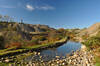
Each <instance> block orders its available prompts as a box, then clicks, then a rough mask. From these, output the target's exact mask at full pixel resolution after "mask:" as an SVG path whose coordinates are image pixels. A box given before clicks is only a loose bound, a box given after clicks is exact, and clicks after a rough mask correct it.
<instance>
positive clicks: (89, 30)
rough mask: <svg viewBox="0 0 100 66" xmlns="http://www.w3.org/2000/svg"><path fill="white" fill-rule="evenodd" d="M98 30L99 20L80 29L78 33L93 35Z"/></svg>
mask: <svg viewBox="0 0 100 66" xmlns="http://www.w3.org/2000/svg"><path fill="white" fill-rule="evenodd" d="M99 31H100V22H99V23H96V24H93V25H92V26H90V27H89V28H86V29H84V30H81V31H80V35H81V36H82V35H86V34H87V35H89V36H95V35H96V34H97V33H98V32H99Z"/></svg>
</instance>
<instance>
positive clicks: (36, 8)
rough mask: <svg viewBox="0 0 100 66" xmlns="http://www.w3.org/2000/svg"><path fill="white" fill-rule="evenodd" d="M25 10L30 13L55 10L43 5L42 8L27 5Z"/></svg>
mask: <svg viewBox="0 0 100 66" xmlns="http://www.w3.org/2000/svg"><path fill="white" fill-rule="evenodd" d="M26 8H27V9H28V10H30V11H33V10H54V9H55V8H54V7H53V6H49V5H44V6H32V5H29V4H27V5H26Z"/></svg>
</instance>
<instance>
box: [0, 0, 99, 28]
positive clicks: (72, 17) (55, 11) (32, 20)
mask: <svg viewBox="0 0 100 66" xmlns="http://www.w3.org/2000/svg"><path fill="white" fill-rule="evenodd" d="M0 14H2V15H9V16H11V17H13V18H14V19H15V21H20V19H21V18H22V19H23V20H24V22H25V23H29V24H46V25H49V26H50V27H54V28H84V27H89V26H91V25H92V24H94V23H96V22H100V0H0Z"/></svg>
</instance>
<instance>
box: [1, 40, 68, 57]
mask: <svg viewBox="0 0 100 66" xmlns="http://www.w3.org/2000/svg"><path fill="white" fill-rule="evenodd" d="M67 40H68V39H67V38H63V39H61V40H60V41H56V42H54V43H50V44H44V45H37V46H34V47H30V48H24V49H16V50H11V51H9V50H6V51H5V50H1V51H0V52H1V53H0V58H2V57H7V56H13V55H19V54H22V53H27V52H29V51H31V52H32V51H41V50H44V49H47V48H52V47H57V46H60V45H62V44H64V43H66V42H67Z"/></svg>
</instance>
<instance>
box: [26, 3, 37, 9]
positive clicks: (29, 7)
mask: <svg viewBox="0 0 100 66" xmlns="http://www.w3.org/2000/svg"><path fill="white" fill-rule="evenodd" d="M26 8H27V9H28V10H30V11H33V10H35V8H34V7H33V6H31V5H29V4H27V5H26Z"/></svg>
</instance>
